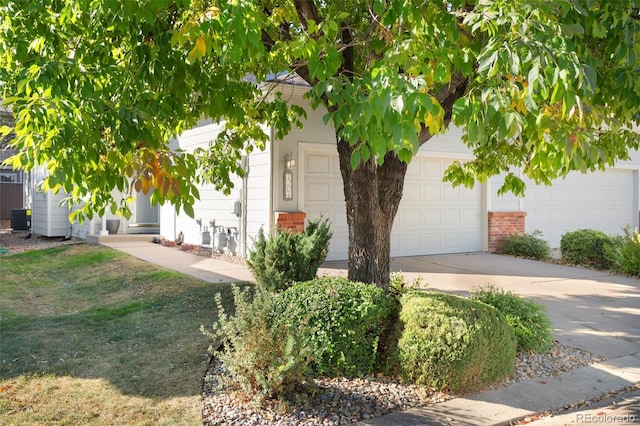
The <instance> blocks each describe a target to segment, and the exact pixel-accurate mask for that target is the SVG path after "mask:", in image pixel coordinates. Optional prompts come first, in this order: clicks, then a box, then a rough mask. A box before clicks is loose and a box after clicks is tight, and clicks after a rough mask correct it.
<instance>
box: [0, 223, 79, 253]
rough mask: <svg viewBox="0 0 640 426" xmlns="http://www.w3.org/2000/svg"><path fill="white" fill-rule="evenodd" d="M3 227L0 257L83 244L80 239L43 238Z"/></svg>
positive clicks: (1, 229)
mask: <svg viewBox="0 0 640 426" xmlns="http://www.w3.org/2000/svg"><path fill="white" fill-rule="evenodd" d="M3 222H8V221H3ZM4 225H5V224H4V223H3V224H2V225H0V226H2V227H1V228H0V255H3V254H11V253H20V252H23V251H27V250H42V249H46V248H50V247H56V246H62V245H69V244H83V243H84V242H85V241H84V240H83V239H80V238H70V239H67V238H64V237H45V236H42V235H33V234H31V233H30V232H29V231H12V230H11V229H10V228H9V227H8V225H7V226H4Z"/></svg>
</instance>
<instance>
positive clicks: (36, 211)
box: [31, 167, 71, 237]
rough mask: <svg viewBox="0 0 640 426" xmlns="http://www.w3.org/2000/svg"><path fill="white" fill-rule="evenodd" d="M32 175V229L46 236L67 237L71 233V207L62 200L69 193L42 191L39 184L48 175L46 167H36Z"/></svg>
mask: <svg viewBox="0 0 640 426" xmlns="http://www.w3.org/2000/svg"><path fill="white" fill-rule="evenodd" d="M31 175H32V181H33V183H32V185H33V188H32V190H31V193H32V201H31V204H32V207H31V208H32V211H31V230H32V232H33V233H34V234H38V235H44V236H46V237H66V236H69V235H70V233H71V224H70V223H69V207H68V206H67V204H66V203H63V202H62V200H63V199H64V198H65V197H66V196H67V194H66V193H65V192H64V191H62V190H60V191H59V192H58V193H57V194H54V193H53V192H52V191H42V190H40V189H39V185H40V184H41V183H42V182H43V181H44V179H45V178H46V176H47V171H46V169H45V168H44V167H39V168H35V169H34V170H32V172H31Z"/></svg>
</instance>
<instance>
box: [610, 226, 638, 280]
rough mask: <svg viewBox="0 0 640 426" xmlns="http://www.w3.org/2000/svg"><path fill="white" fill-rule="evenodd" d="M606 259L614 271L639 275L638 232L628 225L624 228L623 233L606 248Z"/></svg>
mask: <svg viewBox="0 0 640 426" xmlns="http://www.w3.org/2000/svg"><path fill="white" fill-rule="evenodd" d="M606 255H607V259H609V261H610V262H611V265H612V267H613V269H615V270H616V271H619V272H622V273H625V274H629V275H635V276H640V234H639V233H638V231H637V230H632V229H631V227H630V226H626V227H625V228H624V235H623V236H622V237H619V238H617V239H616V241H615V244H613V245H611V246H608V247H607V249H606Z"/></svg>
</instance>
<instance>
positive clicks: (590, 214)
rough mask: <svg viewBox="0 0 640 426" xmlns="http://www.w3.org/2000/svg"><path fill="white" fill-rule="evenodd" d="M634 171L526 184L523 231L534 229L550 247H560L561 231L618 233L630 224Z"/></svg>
mask: <svg viewBox="0 0 640 426" xmlns="http://www.w3.org/2000/svg"><path fill="white" fill-rule="evenodd" d="M634 180H635V178H634V172H633V171H632V170H620V169H609V170H606V171H603V172H594V173H588V174H581V173H577V172H573V173H570V174H569V175H568V176H567V177H566V179H564V180H562V179H559V180H556V181H554V182H553V185H552V186H535V185H534V184H533V183H532V182H527V192H526V195H525V198H524V202H523V207H524V210H525V211H526V212H527V217H526V221H525V223H526V231H527V232H533V231H534V230H536V229H538V230H541V231H542V232H543V238H544V239H545V240H547V241H548V242H549V245H550V246H551V247H560V238H561V237H562V235H563V234H564V233H565V232H568V231H575V230H577V229H585V228H588V229H598V230H600V231H602V232H604V233H606V234H621V233H622V230H621V228H622V227H623V226H625V225H627V224H633V221H634V215H636V214H637V212H635V210H634V191H635V185H634Z"/></svg>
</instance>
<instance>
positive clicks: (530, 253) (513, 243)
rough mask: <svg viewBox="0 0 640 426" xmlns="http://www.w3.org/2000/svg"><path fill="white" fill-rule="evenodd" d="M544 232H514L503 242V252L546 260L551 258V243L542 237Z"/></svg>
mask: <svg viewBox="0 0 640 426" xmlns="http://www.w3.org/2000/svg"><path fill="white" fill-rule="evenodd" d="M541 236H542V232H540V231H537V230H536V231H534V232H533V233H531V234H525V235H520V234H513V235H511V236H509V237H508V238H506V239H505V240H504V241H503V242H502V252H503V253H504V254H508V255H511V256H517V257H524V258H526V259H535V260H546V259H548V258H549V243H547V242H546V241H545V240H543V239H542V238H541Z"/></svg>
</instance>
